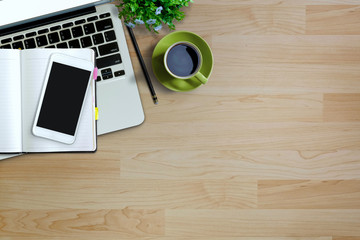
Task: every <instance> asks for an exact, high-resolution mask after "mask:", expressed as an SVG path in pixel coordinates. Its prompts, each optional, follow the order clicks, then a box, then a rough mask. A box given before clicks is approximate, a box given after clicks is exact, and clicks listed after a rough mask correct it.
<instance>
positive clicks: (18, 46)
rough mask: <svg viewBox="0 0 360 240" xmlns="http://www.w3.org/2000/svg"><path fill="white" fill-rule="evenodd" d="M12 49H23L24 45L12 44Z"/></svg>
mask: <svg viewBox="0 0 360 240" xmlns="http://www.w3.org/2000/svg"><path fill="white" fill-rule="evenodd" d="M12 47H13V49H24V44H23V42H22V41H20V42H14V43H13V44H12Z"/></svg>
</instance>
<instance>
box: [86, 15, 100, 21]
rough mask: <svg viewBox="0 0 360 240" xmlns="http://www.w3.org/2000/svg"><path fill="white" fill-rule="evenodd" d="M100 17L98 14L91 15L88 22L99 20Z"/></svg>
mask: <svg viewBox="0 0 360 240" xmlns="http://www.w3.org/2000/svg"><path fill="white" fill-rule="evenodd" d="M98 19H99V18H98V17H97V16H93V17H89V18H88V19H87V20H88V22H91V21H95V20H98Z"/></svg>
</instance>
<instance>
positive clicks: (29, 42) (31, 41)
mask: <svg viewBox="0 0 360 240" xmlns="http://www.w3.org/2000/svg"><path fill="white" fill-rule="evenodd" d="M24 44H25V48H36V44H35V40H34V39H33V38H30V39H26V40H25V41H24Z"/></svg>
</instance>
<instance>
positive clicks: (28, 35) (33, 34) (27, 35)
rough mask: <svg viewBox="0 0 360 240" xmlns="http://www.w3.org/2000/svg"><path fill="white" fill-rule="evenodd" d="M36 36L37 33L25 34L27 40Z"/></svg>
mask: <svg viewBox="0 0 360 240" xmlns="http://www.w3.org/2000/svg"><path fill="white" fill-rule="evenodd" d="M34 36H36V32H30V33H27V34H25V37H27V38H29V37H34Z"/></svg>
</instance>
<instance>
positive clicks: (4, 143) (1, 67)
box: [0, 49, 22, 153]
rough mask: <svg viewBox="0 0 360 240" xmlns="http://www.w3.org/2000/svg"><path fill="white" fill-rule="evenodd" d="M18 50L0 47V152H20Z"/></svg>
mask: <svg viewBox="0 0 360 240" xmlns="http://www.w3.org/2000/svg"><path fill="white" fill-rule="evenodd" d="M19 53H20V51H19V50H9V49H0V152H1V153H6V152H21V151H22V146H21V85H20V82H21V81H20V80H21V76H20V54H19Z"/></svg>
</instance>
